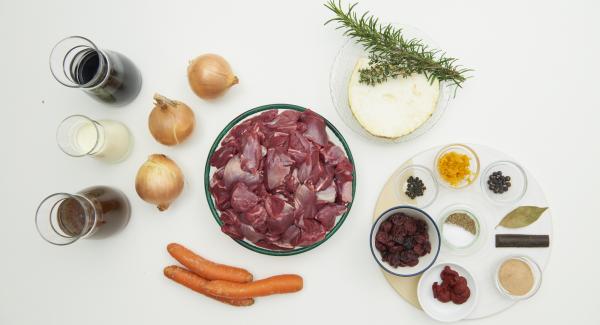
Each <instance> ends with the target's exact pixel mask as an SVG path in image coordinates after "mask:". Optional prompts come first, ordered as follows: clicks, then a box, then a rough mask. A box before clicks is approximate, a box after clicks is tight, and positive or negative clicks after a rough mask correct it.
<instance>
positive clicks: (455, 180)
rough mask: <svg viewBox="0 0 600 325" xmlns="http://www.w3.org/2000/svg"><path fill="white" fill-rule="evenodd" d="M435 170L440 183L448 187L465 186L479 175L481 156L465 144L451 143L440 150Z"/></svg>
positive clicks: (457, 187) (458, 187) (459, 187)
mask: <svg viewBox="0 0 600 325" xmlns="http://www.w3.org/2000/svg"><path fill="white" fill-rule="evenodd" d="M435 171H436V175H437V177H438V179H439V181H440V183H442V184H443V185H445V186H446V187H448V188H454V189H461V188H465V187H467V186H469V185H471V184H472V183H473V181H475V179H477V176H479V157H478V156H477V154H476V153H475V151H474V150H473V149H471V148H470V147H468V146H466V145H464V144H458V143H455V144H450V145H447V146H445V147H443V148H442V149H441V150H440V151H439V152H438V154H437V156H436V158H435Z"/></svg>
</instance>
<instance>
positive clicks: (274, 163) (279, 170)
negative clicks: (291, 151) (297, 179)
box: [265, 148, 294, 190]
mask: <svg viewBox="0 0 600 325" xmlns="http://www.w3.org/2000/svg"><path fill="white" fill-rule="evenodd" d="M293 164H294V161H293V160H292V158H290V157H289V156H288V155H286V154H285V153H284V151H283V149H281V148H270V149H268V150H267V158H266V166H265V169H266V177H267V188H268V189H269V190H272V189H274V188H276V187H278V186H280V185H282V184H283V182H284V180H285V178H286V177H287V176H288V175H289V173H290V167H291V166H292V165H293Z"/></svg>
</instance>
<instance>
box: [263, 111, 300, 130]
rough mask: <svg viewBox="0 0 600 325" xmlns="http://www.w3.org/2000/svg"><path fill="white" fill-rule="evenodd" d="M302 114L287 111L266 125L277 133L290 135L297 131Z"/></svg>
mask: <svg viewBox="0 0 600 325" xmlns="http://www.w3.org/2000/svg"><path fill="white" fill-rule="evenodd" d="M299 118H300V112H297V111H294V110H285V111H283V112H281V114H279V115H277V116H276V117H275V118H274V119H273V120H272V121H270V122H268V123H265V125H266V126H267V127H268V128H270V129H273V130H275V131H280V132H285V133H290V132H293V131H295V130H296V127H297V122H298V119H299Z"/></svg>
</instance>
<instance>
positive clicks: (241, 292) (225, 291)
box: [204, 274, 303, 299]
mask: <svg viewBox="0 0 600 325" xmlns="http://www.w3.org/2000/svg"><path fill="white" fill-rule="evenodd" d="M302 285H303V282H302V277H301V276H299V275H295V274H282V275H276V276H272V277H270V278H266V279H262V280H258V281H254V282H250V283H235V282H229V281H223V280H213V281H210V282H208V283H207V284H206V286H205V288H204V290H205V292H207V293H208V294H210V295H213V296H215V297H221V298H228V299H248V298H254V297H262V296H269V295H273V294H278V293H290V292H296V291H300V290H301V289H302Z"/></svg>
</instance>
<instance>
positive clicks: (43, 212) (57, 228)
mask: <svg viewBox="0 0 600 325" xmlns="http://www.w3.org/2000/svg"><path fill="white" fill-rule="evenodd" d="M97 213H98V211H97V210H96V208H95V206H94V203H93V202H92V201H91V200H90V199H88V198H87V197H85V196H83V195H80V194H69V193H55V194H52V195H50V196H48V197H47V198H45V199H44V200H43V201H42V202H41V203H40V205H39V206H38V209H37V212H36V217H35V223H36V227H37V230H38V232H39V234H40V235H41V236H42V237H43V238H44V239H45V240H46V241H47V242H49V243H52V244H55V245H68V244H71V243H73V242H75V241H77V240H78V239H80V238H85V237H88V236H90V235H91V234H93V232H94V231H95V229H96V222H97V219H98V215H97Z"/></svg>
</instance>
